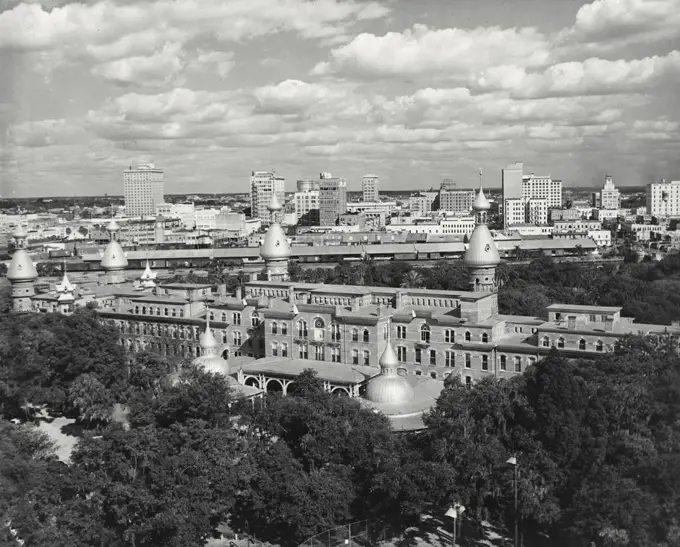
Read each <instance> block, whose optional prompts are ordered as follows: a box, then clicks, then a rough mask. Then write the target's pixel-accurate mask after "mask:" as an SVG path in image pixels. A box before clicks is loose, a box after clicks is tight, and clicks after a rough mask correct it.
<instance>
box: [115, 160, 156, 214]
mask: <svg viewBox="0 0 680 547" xmlns="http://www.w3.org/2000/svg"><path fill="white" fill-rule="evenodd" d="M164 189H165V188H164V182H163V170H162V169H158V168H157V167H156V165H155V164H154V163H153V162H150V161H140V162H139V163H138V164H137V169H133V168H132V166H130V167H129V168H128V169H126V170H125V171H123V195H124V198H125V214H126V215H127V216H129V217H137V216H141V217H149V216H155V215H156V207H157V206H158V205H160V204H162V203H163V202H164V201H165V196H164Z"/></svg>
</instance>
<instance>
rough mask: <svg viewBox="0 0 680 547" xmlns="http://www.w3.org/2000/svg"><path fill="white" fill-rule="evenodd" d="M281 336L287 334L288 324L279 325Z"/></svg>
mask: <svg viewBox="0 0 680 547" xmlns="http://www.w3.org/2000/svg"><path fill="white" fill-rule="evenodd" d="M281 334H288V323H285V322H283V323H281Z"/></svg>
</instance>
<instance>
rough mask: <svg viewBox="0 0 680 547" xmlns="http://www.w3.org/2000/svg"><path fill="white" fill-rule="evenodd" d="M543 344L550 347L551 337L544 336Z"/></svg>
mask: <svg viewBox="0 0 680 547" xmlns="http://www.w3.org/2000/svg"><path fill="white" fill-rule="evenodd" d="M541 345H542V346H543V347H544V348H549V347H550V338H548V337H547V336H544V337H543V339H542V340H541Z"/></svg>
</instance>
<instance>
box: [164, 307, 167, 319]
mask: <svg viewBox="0 0 680 547" xmlns="http://www.w3.org/2000/svg"><path fill="white" fill-rule="evenodd" d="M163 315H165V316H166V317H167V316H168V308H163Z"/></svg>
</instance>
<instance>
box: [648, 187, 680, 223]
mask: <svg viewBox="0 0 680 547" xmlns="http://www.w3.org/2000/svg"><path fill="white" fill-rule="evenodd" d="M647 214H648V215H652V216H655V217H675V218H678V217H680V180H673V181H671V182H666V181H665V180H662V181H661V182H655V183H652V184H648V185H647Z"/></svg>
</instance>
